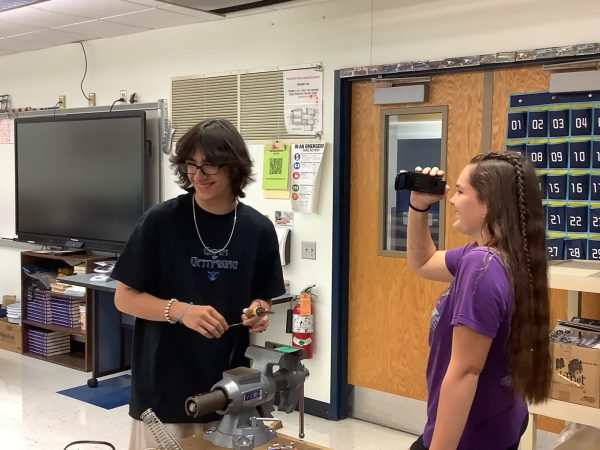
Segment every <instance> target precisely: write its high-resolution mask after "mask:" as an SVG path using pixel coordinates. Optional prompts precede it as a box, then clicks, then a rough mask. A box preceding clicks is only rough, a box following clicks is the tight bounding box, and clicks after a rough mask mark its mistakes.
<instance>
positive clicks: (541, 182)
mask: <svg viewBox="0 0 600 450" xmlns="http://www.w3.org/2000/svg"><path fill="white" fill-rule="evenodd" d="M538 180H539V185H540V192H541V193H542V198H546V188H547V187H548V182H547V181H546V175H538Z"/></svg>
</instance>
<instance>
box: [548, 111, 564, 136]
mask: <svg viewBox="0 0 600 450" xmlns="http://www.w3.org/2000/svg"><path fill="white" fill-rule="evenodd" d="M548 126H549V129H550V137H562V136H568V135H569V110H568V109H563V110H562V111H548Z"/></svg>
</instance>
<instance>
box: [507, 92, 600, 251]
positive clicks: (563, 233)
mask: <svg viewBox="0 0 600 450" xmlns="http://www.w3.org/2000/svg"><path fill="white" fill-rule="evenodd" d="M506 151H515V152H520V153H521V154H523V157H524V159H526V160H527V161H528V162H529V163H530V164H531V165H532V166H533V167H534V168H535V171H536V175H537V177H538V180H539V186H540V191H541V195H542V199H543V203H544V213H545V225H546V226H545V228H546V240H547V243H548V251H547V254H548V258H549V259H557V260H564V259H592V260H596V261H600V90H598V91H586V92H532V93H525V94H514V95H511V96H510V97H509V98H508V112H507V123H506Z"/></svg>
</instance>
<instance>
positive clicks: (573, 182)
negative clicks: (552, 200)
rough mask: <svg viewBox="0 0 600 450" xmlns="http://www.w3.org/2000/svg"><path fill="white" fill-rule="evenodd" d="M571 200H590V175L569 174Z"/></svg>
mask: <svg viewBox="0 0 600 450" xmlns="http://www.w3.org/2000/svg"><path fill="white" fill-rule="evenodd" d="M568 191H569V194H568V195H569V200H589V199H590V176H589V175H588V174H569V186H568Z"/></svg>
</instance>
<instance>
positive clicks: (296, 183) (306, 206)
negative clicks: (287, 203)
mask: <svg viewBox="0 0 600 450" xmlns="http://www.w3.org/2000/svg"><path fill="white" fill-rule="evenodd" d="M324 152H325V143H324V142H318V143H306V144H292V152H291V153H292V161H291V165H292V169H291V172H292V180H291V183H292V210H293V211H297V212H302V213H313V212H316V210H317V202H318V199H319V184H320V178H321V177H320V173H321V170H320V169H321V161H322V160H323V154H324Z"/></svg>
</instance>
